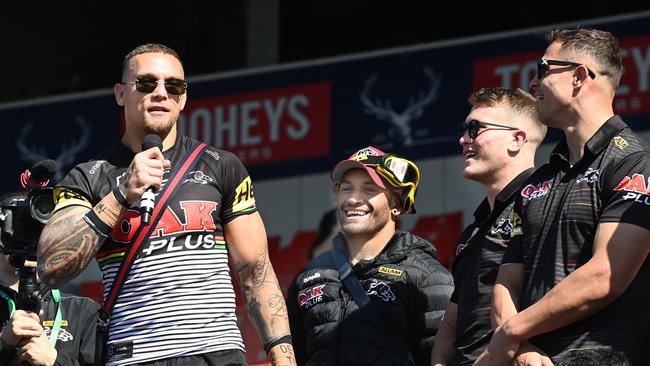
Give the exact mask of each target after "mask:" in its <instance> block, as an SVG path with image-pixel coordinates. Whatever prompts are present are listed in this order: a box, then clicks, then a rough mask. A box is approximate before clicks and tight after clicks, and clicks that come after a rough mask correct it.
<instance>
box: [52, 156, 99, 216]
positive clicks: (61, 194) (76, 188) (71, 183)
mask: <svg viewBox="0 0 650 366" xmlns="http://www.w3.org/2000/svg"><path fill="white" fill-rule="evenodd" d="M54 204H55V205H56V206H55V207H54V212H56V211H59V210H61V209H63V208H66V207H70V206H83V207H87V208H92V207H93V199H92V192H91V188H90V182H89V180H88V175H87V174H86V173H85V171H84V170H83V168H82V166H81V165H77V166H76V167H74V168H73V169H72V170H71V171H70V172H69V173H68V175H66V176H65V178H63V180H62V181H61V182H60V183H59V184H57V185H56V187H54Z"/></svg>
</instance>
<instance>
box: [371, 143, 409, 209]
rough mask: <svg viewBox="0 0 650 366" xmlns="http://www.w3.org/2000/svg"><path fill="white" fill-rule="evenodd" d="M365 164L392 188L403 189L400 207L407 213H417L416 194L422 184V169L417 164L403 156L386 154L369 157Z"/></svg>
mask: <svg viewBox="0 0 650 366" xmlns="http://www.w3.org/2000/svg"><path fill="white" fill-rule="evenodd" d="M363 164H364V165H366V166H370V167H373V168H374V169H375V171H376V172H377V174H378V175H379V176H380V177H382V178H383V179H384V180H385V181H386V182H387V183H388V184H390V185H391V186H393V187H395V188H403V189H404V191H403V193H402V196H401V197H400V206H401V207H402V210H403V211H404V212H405V213H415V193H416V190H417V188H418V185H419V184H420V169H418V167H417V165H415V163H413V162H412V161H410V160H408V159H405V158H403V157H401V156H397V155H393V154H385V155H383V156H368V157H367V159H366V160H364V161H363Z"/></svg>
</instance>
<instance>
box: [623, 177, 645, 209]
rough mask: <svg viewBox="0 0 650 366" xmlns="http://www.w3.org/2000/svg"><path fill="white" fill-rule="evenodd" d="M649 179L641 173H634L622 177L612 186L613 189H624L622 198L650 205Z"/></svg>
mask: <svg viewBox="0 0 650 366" xmlns="http://www.w3.org/2000/svg"><path fill="white" fill-rule="evenodd" d="M648 187H650V181H649V180H648V179H646V177H645V176H644V175H643V174H634V175H632V176H631V177H627V176H626V177H625V178H623V179H622V180H621V181H620V182H619V183H618V184H617V185H616V187H615V188H614V191H625V192H627V193H625V196H623V199H624V200H633V201H634V202H637V203H642V204H645V205H646V206H650V197H649V196H648V195H650V189H649V188H648Z"/></svg>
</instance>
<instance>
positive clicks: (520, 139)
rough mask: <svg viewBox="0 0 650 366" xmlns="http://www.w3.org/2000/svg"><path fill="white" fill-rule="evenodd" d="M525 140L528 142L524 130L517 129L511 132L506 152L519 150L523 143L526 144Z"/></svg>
mask: <svg viewBox="0 0 650 366" xmlns="http://www.w3.org/2000/svg"><path fill="white" fill-rule="evenodd" d="M526 142H528V137H527V135H526V131H523V130H517V131H515V132H513V134H512V139H511V140H510V143H509V144H508V152H510V153H517V152H519V151H520V150H521V149H522V148H523V147H524V144H526Z"/></svg>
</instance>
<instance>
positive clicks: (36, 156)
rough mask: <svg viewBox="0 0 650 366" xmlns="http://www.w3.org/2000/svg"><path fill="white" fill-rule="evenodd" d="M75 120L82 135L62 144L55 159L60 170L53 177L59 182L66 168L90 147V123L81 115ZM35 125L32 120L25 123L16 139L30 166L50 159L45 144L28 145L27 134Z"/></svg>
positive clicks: (22, 154) (23, 157) (19, 149)
mask: <svg viewBox="0 0 650 366" xmlns="http://www.w3.org/2000/svg"><path fill="white" fill-rule="evenodd" d="M75 122H76V123H77V125H78V126H79V131H81V137H80V138H79V140H74V139H73V140H71V141H70V142H68V143H64V144H63V145H62V146H61V152H60V153H59V156H57V157H56V158H54V159H53V160H54V161H56V166H57V167H58V171H57V173H56V175H55V176H54V178H53V180H54V181H55V182H58V181H60V180H61V178H63V173H62V172H64V171H67V169H65V168H66V167H68V166H70V165H72V164H73V163H75V162H76V155H77V154H78V153H79V152H81V151H83V150H84V149H86V147H88V140H89V138H90V131H91V126H90V124H88V123H87V122H86V120H85V119H84V118H83V117H81V116H75ZM33 125H34V123H33V122H31V121H30V122H28V123H27V124H25V126H24V127H23V129H22V130H21V131H20V135H19V136H18V140H17V141H16V147H17V148H18V151H20V154H21V158H22V159H23V160H25V161H28V162H29V163H30V166H31V165H34V164H36V163H38V162H39V161H41V160H45V159H50V157H48V154H47V152H45V146H42V145H41V146H34V145H30V146H27V142H26V141H29V139H28V138H27V135H29V132H30V131H31V130H32V127H33Z"/></svg>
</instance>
